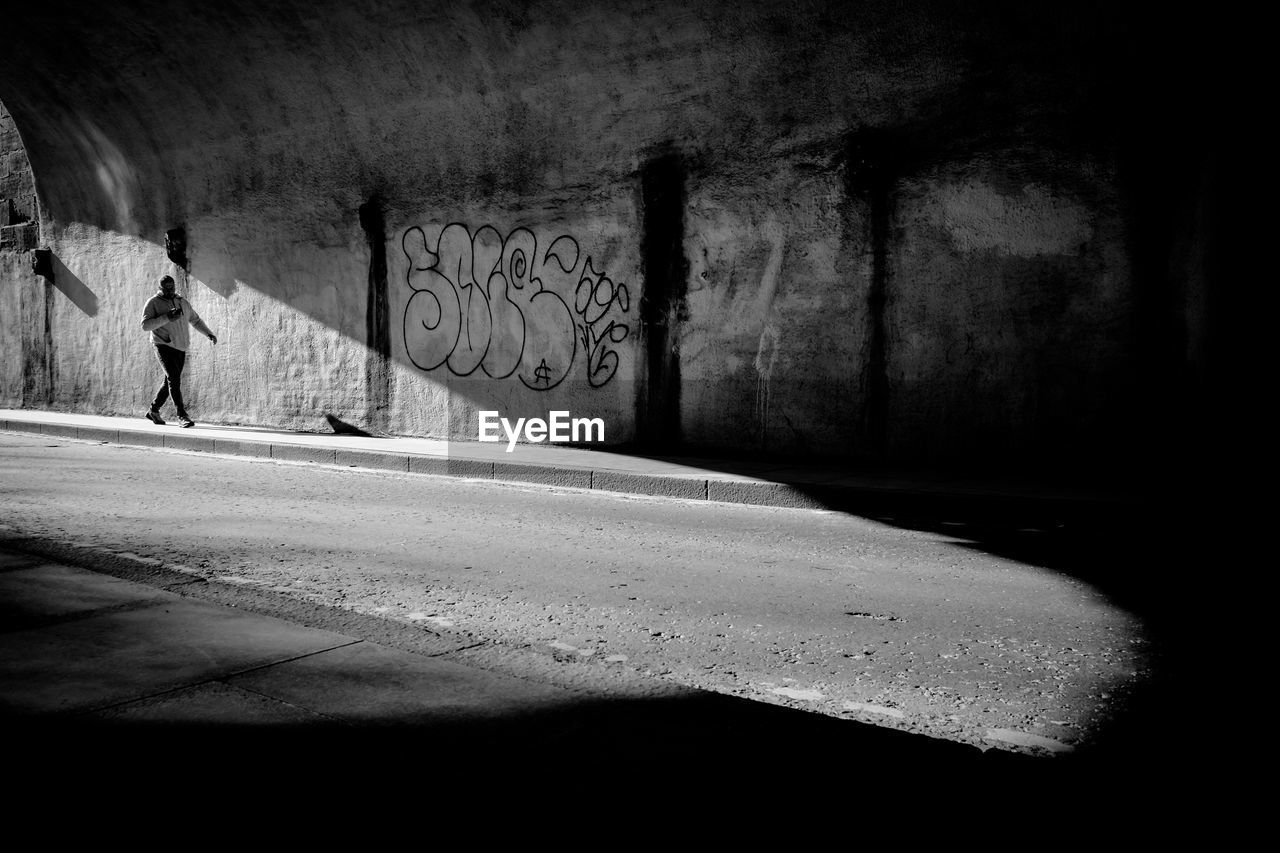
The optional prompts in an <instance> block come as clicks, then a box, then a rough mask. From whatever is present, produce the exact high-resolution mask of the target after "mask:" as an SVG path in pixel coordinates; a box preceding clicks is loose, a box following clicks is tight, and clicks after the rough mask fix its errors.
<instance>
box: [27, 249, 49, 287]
mask: <svg viewBox="0 0 1280 853" xmlns="http://www.w3.org/2000/svg"><path fill="white" fill-rule="evenodd" d="M31 271H32V272H34V273H35V274H36V275H38V276H40V277H42V278H44V279H47V280H48V281H50V282H52V281H53V250H52V249H34V250H33V251H32V252H31Z"/></svg>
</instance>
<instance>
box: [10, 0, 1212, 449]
mask: <svg viewBox="0 0 1280 853" xmlns="http://www.w3.org/2000/svg"><path fill="white" fill-rule="evenodd" d="M73 7H74V14H72V13H71V9H72V8H73ZM161 8H163V12H161V11H160V10H161ZM7 20H8V22H9V23H10V24H11V25H12V31H13V32H15V33H17V32H20V33H22V38H21V39H16V38H15V39H12V40H10V43H8V44H7V45H6V50H4V51H0V99H3V101H4V103H5V105H6V106H7V107H8V108H9V109H10V110H11V111H12V114H13V119H14V122H15V125H16V127H17V128H18V129H20V131H21V133H22V139H23V142H24V143H25V146H26V153H27V155H28V156H29V159H30V163H31V166H32V170H33V174H34V176H35V182H36V187H37V189H38V191H39V194H40V199H41V207H40V211H41V223H40V225H41V237H42V242H43V243H44V244H45V245H47V246H49V247H50V248H51V249H52V250H53V253H54V256H55V258H56V262H57V273H58V274H57V277H56V286H55V287H54V289H52V290H50V291H49V292H48V294H47V296H48V329H49V330H50V335H49V340H48V341H46V342H45V344H44V349H43V351H41V352H42V354H41V355H40V357H41V358H43V359H45V360H44V361H40V360H39V358H37V357H36V352H37V350H39V348H38V347H37V348H35V349H30V350H29V352H30V353H31V356H30V357H28V358H26V359H24V360H23V361H22V362H21V365H22V370H23V374H22V376H23V381H22V385H23V386H24V387H28V388H30V389H31V390H32V394H31V395H19V394H18V392H17V391H15V390H14V389H15V387H16V386H17V384H18V383H17V381H16V379H15V378H13V377H12V376H10V374H11V373H15V371H16V369H17V368H14V367H7V368H6V371H7V372H6V375H5V379H4V385H3V387H2V388H0V391H2V392H3V394H4V399H3V403H4V404H6V405H47V406H51V407H54V408H60V409H67V410H74V411H84V412H101V413H124V412H133V411H136V410H137V409H138V408H139V407H140V406H142V405H144V403H145V402H146V401H147V400H148V398H149V397H150V395H151V393H152V392H153V391H154V386H155V385H156V370H155V369H154V367H153V365H152V363H151V355H150V353H149V351H148V346H147V343H146V340H145V336H144V335H142V334H141V333H139V331H138V329H137V315H138V312H139V310H140V306H141V304H142V302H143V301H144V300H145V299H146V297H147V296H148V295H149V293H150V292H151V290H152V288H153V282H154V279H155V277H156V276H157V275H159V274H160V273H163V272H172V271H174V264H173V263H171V262H170V260H169V259H167V258H166V256H165V252H164V249H163V247H162V246H163V237H164V234H165V232H166V231H167V230H169V229H172V228H175V227H179V226H181V227H184V228H185V231H186V234H187V237H188V241H189V250H188V255H189V257H190V263H191V267H190V277H189V280H188V279H187V278H186V277H185V276H182V275H180V277H179V280H180V286H181V287H182V289H185V290H186V291H187V293H188V295H189V296H190V298H191V300H192V302H193V304H194V305H195V306H196V307H197V309H198V310H199V311H200V312H201V314H202V315H204V317H205V319H206V320H208V322H209V324H210V325H211V326H212V327H213V328H214V329H215V330H217V331H218V332H219V334H220V336H221V337H220V343H219V345H218V347H217V348H216V349H209V348H208V347H207V346H205V345H204V343H203V342H202V341H196V343H195V346H194V348H193V352H192V354H191V359H190V361H189V368H188V375H189V382H188V385H189V388H190V392H189V401H190V403H191V405H192V408H193V409H194V410H195V412H196V413H197V415H196V416H197V417H198V418H201V419H204V420H211V421H222V422H239V423H251V424H264V425H275V426H283V427H289V428H309V429H315V428H321V426H320V424H321V422H322V419H323V416H324V415H325V414H333V415H335V416H337V417H339V418H342V419H343V420H345V421H348V422H350V423H356V424H363V425H366V426H376V427H377V428H380V429H386V430H390V431H393V432H400V433H406V434H415V435H432V436H446V435H452V436H454V437H459V438H474V431H475V423H474V421H475V413H476V411H477V410H478V409H481V408H497V409H502V410H504V411H506V412H509V413H511V414H514V415H520V416H531V415H537V414H540V413H542V412H545V411H547V410H548V409H567V410H571V411H573V412H575V413H576V414H584V415H600V416H604V417H606V418H607V419H608V421H609V424H610V428H609V433H608V436H607V438H608V440H609V441H610V442H614V443H617V442H626V441H629V440H631V439H632V438H635V437H637V412H638V411H639V410H641V409H642V408H643V407H644V406H645V405H647V404H648V403H649V402H652V401H647V400H646V397H645V395H646V393H647V386H648V384H649V383H651V382H652V381H655V380H654V377H653V376H651V375H650V374H651V372H652V371H651V369H650V367H651V365H654V364H657V363H662V364H664V365H666V366H667V367H665V368H664V370H665V369H671V370H673V371H674V374H673V375H674V376H675V377H676V379H677V380H678V381H675V382H669V383H665V384H663V385H662V386H661V387H662V388H663V389H665V392H664V396H663V398H662V399H660V400H658V401H657V402H658V405H659V408H662V407H666V409H667V410H668V415H674V417H671V418H670V420H671V422H672V423H675V424H676V425H677V427H678V433H679V435H678V438H679V439H680V440H681V441H683V442H684V443H686V444H689V445H693V446H701V447H713V448H721V449H723V448H735V449H754V450H765V451H770V452H781V453H789V454H815V455H838V456H843V457H854V458H863V459H870V460H884V459H907V458H911V459H923V458H928V459H931V460H933V461H937V462H941V463H953V464H954V463H959V462H969V463H972V464H990V463H992V462H999V463H1006V464H1020V463H1039V464H1044V463H1055V464H1058V465H1060V466H1062V467H1065V468H1074V469H1077V470H1078V469H1079V466H1081V465H1091V466H1094V467H1101V466H1105V465H1106V464H1109V463H1111V462H1114V461H1115V458H1116V457H1124V456H1125V453H1124V451H1122V450H1116V451H1115V452H1110V451H1108V452H1105V453H1104V452H1103V451H1107V450H1108V448H1113V447H1115V446H1116V444H1117V442H1116V437H1117V436H1118V435H1119V436H1122V437H1124V438H1125V439H1126V441H1127V440H1128V439H1131V438H1132V437H1133V436H1135V435H1142V434H1143V431H1144V430H1150V429H1151V428H1152V421H1149V420H1148V418H1149V417H1153V416H1151V415H1149V414H1148V410H1147V408H1146V406H1147V403H1148V402H1151V401H1167V400H1179V401H1185V402H1186V403H1188V404H1191V405H1193V404H1194V401H1195V400H1196V399H1197V398H1196V396H1195V395H1196V394H1198V393H1200V390H1201V389H1202V388H1203V385H1204V383H1205V382H1206V381H1208V380H1207V378H1206V377H1207V375H1208V374H1207V372H1206V371H1207V370H1208V368H1207V365H1208V364H1210V357H1209V352H1210V351H1211V350H1212V346H1213V343H1212V341H1213V340H1214V338H1213V335H1214V334H1215V333H1216V332H1215V328H1216V327H1215V326H1214V322H1215V321H1214V320H1213V318H1212V317H1210V316H1209V315H1207V314H1206V311H1207V308H1206V306H1207V305H1208V302H1207V301H1206V297H1205V292H1206V291H1205V281H1206V276H1207V272H1206V271H1207V268H1208V267H1207V264H1208V261H1207V260H1206V259H1207V258H1208V257H1209V255H1210V254H1211V253H1212V247H1213V246H1214V245H1215V243H1214V241H1215V239H1216V237H1215V235H1216V234H1217V231H1216V230H1215V228H1216V227H1217V226H1216V224H1215V222H1216V220H1214V219H1213V214H1212V213H1211V211H1212V210H1213V209H1214V207H1213V205H1212V204H1210V203H1207V202H1205V203H1202V202H1204V200H1205V199H1206V198H1210V196H1211V195H1212V189H1211V188H1210V189H1209V190H1206V189H1205V186H1206V184H1205V183H1204V182H1203V181H1199V180H1187V181H1183V180H1182V179H1181V177H1180V176H1182V175H1185V174H1194V175H1200V176H1203V175H1209V174H1212V170H1211V169H1210V168H1209V167H1208V166H1207V165H1206V164H1211V163H1212V160H1213V152H1214V151H1215V150H1216V149H1214V148H1212V145H1213V144H1215V143H1213V142H1212V140H1213V138H1214V137H1213V135H1212V131H1211V129H1210V127H1211V123H1209V122H1206V123H1196V122H1193V123H1191V127H1190V129H1188V124H1187V123H1186V122H1182V121H1181V120H1179V119H1178V118H1177V117H1178V116H1182V115H1187V114H1188V113H1191V114H1195V113H1197V112H1198V111H1202V110H1203V109H1204V105H1205V101H1204V96H1205V93H1206V92H1211V91H1213V88H1212V85H1211V83H1212V78H1211V77H1209V76H1206V74H1205V71H1206V68H1207V67H1210V65H1209V64H1210V63H1212V62H1213V59H1214V57H1215V54H1214V51H1213V49H1212V48H1213V46H1214V45H1213V43H1212V38H1213V32H1212V30H1213V27H1212V26H1211V25H1209V24H1206V23H1205V22H1201V21H1197V22H1195V24H1194V26H1193V25H1192V24H1191V23H1190V22H1189V21H1185V20H1181V19H1178V18H1177V17H1175V16H1174V14H1173V13H1170V15H1163V16H1161V19H1160V20H1159V21H1153V20H1150V19H1149V18H1147V17H1145V16H1139V15H1137V14H1136V13H1133V14H1131V13H1129V12H1127V11H1125V10H1123V9H1120V8H1116V9H1111V8H1108V9H1095V8H1090V9H1087V10H1081V11H1079V12H1078V13H1077V12H1068V11H1064V10H1062V9H1058V8H1053V9H1048V8H1043V9H1042V8H1040V7H1038V6H1037V5H1036V4H1031V5H1027V4H1021V3H997V4H994V5H989V4H988V5H984V6H983V7H982V8H981V9H978V8H974V7H973V6H972V5H971V4H967V3H950V2H914V3H908V4H901V3H888V2H885V3H878V2H877V3H871V4H857V5H850V4H845V3H839V2H829V3H828V2H817V3H810V4H803V5H801V6H797V5H796V4H794V3H791V2H783V0H756V1H755V2H748V3H736V2H735V3H728V2H725V3H713V4H697V5H696V6H690V5H689V4H685V3H679V2H665V0H664V2H660V3H656V4H655V3H641V2H631V1H630V0H616V2H599V3H591V4H585V5H584V4H581V3H570V2H561V0H545V2H533V3H528V4H515V5H513V4H510V3H506V2H499V0H493V2H481V3H471V4H461V3H457V4H430V5H413V4H402V3H395V2H364V3H359V4H351V3H347V2H337V0H321V2H318V3H317V2H307V3H302V2H284V3H273V4H270V5H269V6H263V5H261V4H254V3H247V2H238V0H229V2H225V3H218V4H209V3H197V2H179V3H176V4H165V5H164V6H163V7H159V6H156V5H154V4H152V3H149V2H142V0H137V2H127V3H117V4H112V6H111V7H110V9H109V10H108V9H106V8H105V7H104V8H103V9H99V10H96V11H92V10H85V9H82V8H81V7H80V5H79V4H71V3H67V2H63V0H50V2H47V3H41V4H28V5H27V6H25V7H23V8H22V9H21V10H19V11H16V12H14V13H12V14H11V15H10V17H9V18H8V19H7ZM1189 40H1190V43H1191V44H1193V45H1194V46H1195V49H1187V47H1188V43H1189ZM1201 48H1204V49H1201ZM662 157H669V158H670V157H674V159H672V160H670V161H669V162H671V163H673V164H674V167H673V168H674V171H673V172H672V174H671V176H669V177H670V180H671V181H672V182H673V186H672V187H670V188H669V189H671V190H672V191H673V192H676V191H678V193H679V195H680V197H681V198H683V202H682V204H683V208H682V210H683V225H682V227H683V230H684V233H683V240H682V241H681V243H680V245H682V246H683V251H684V255H685V257H684V258H683V259H677V260H679V261H680V262H675V261H673V264H674V265H673V266H671V268H672V269H684V270H687V281H684V282H675V283H674V285H675V289H674V291H673V293H674V296H673V297H672V298H673V301H672V302H671V303H670V304H664V305H662V306H658V308H659V309H660V310H657V311H656V313H654V312H651V313H650V314H647V315H644V314H642V308H643V307H644V299H645V297H646V294H647V293H648V286H649V282H646V280H645V272H644V271H645V263H646V261H645V260H644V258H643V257H642V254H643V253H642V247H643V246H645V245H650V244H648V243H646V231H647V230H648V229H650V226H649V225H648V224H646V222H647V220H646V217H645V210H644V209H642V208H643V205H642V203H641V199H640V196H641V193H640V186H639V185H640V176H641V175H643V174H647V173H646V172H645V169H646V165H647V164H649V163H651V162H654V161H655V159H657V158H662ZM664 162H667V161H664ZM664 174H665V173H664ZM1206 193H1208V195H1206ZM362 208H363V210H364V214H363V215H362V214H361V212H360V211H361V210H362ZM1171 259H1173V260H1175V261H1176V263H1173V264H1172V265H1171V264H1170V260H1171ZM20 267H21V264H17V263H13V262H8V261H6V262H4V265H3V266H0V271H2V272H3V275H4V283H5V285H6V287H5V289H6V290H8V289H10V288H11V286H13V287H18V288H19V289H21V287H28V286H29V285H28V284H23V276H22V274H21V269H20ZM535 279H537V281H535ZM681 284H683V286H682V287H681V286H680V285H681ZM24 292H25V291H24ZM3 298H5V299H6V300H12V298H13V297H12V295H8V294H7V295H6V296H4V297H3ZM6 316H8V315H6ZM641 316H648V317H650V318H651V322H649V323H648V324H642V323H641V322H640V318H641ZM34 318H35V315H34V314H33V315H32V316H31V317H28V316H27V315H26V314H24V315H23V320H22V326H21V328H16V327H15V324H14V321H11V320H7V319H6V320H5V321H4V325H3V327H2V331H3V335H4V344H3V346H4V348H5V352H6V354H8V353H9V352H10V351H11V350H13V349H14V347H15V346H16V345H15V344H14V342H13V338H16V337H21V336H26V337H27V338H32V340H35V338H34V337H33V336H32V333H31V332H30V331H29V328H30V323H31V322H35V319H34ZM659 326H661V329H659V330H658V331H660V332H661V334H656V333H655V329H657V327H659ZM24 339H25V338H24ZM655 342H661V344H660V345H661V346H663V347H665V348H667V350H668V351H667V352H665V353H662V354H661V355H662V359H660V360H659V361H654V360H653V359H652V358H650V356H651V353H649V352H647V347H648V346H650V345H658V344H657V343H655ZM24 351H25V350H24ZM382 353H385V354H386V356H387V359H388V360H389V364H384V363H383V356H382V355H381V354H382ZM655 387H657V386H655ZM1174 405H1177V404H1174ZM1156 423H1158V421H1156ZM1068 438H1069V439H1070V440H1069V441H1068V440H1067V439H1068ZM1169 441H1170V442H1171V443H1172V442H1176V441H1177V438H1176V437H1170V439H1169ZM1121 443H1124V442H1121ZM1142 446H1147V445H1146V444H1143V445H1142ZM1154 453H1155V451H1153V454H1154Z"/></svg>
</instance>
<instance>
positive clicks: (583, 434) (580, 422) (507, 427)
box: [477, 411, 604, 453]
mask: <svg viewBox="0 0 1280 853" xmlns="http://www.w3.org/2000/svg"><path fill="white" fill-rule="evenodd" d="M550 418H551V420H550V421H544V420H543V419H542V418H528V419H527V420H526V419H525V418H517V419H516V422H515V425H514V426H512V424H511V421H509V420H507V419H506V418H504V417H502V416H501V414H500V413H499V412H493V411H484V412H479V413H478V420H479V429H478V430H477V433H478V436H479V439H480V441H487V442H496V441H501V440H502V439H501V437H500V436H499V435H498V426H499V425H501V426H502V430H503V432H505V433H506V434H507V452H508V453H510V452H511V451H513V450H515V449H516V442H517V441H518V440H519V438H520V432H521V430H522V429H523V430H524V437H525V440H526V441H529V442H532V443H534V444H538V443H540V442H542V441H548V440H549V441H553V442H566V441H573V442H578V443H581V442H592V441H604V420H603V419H602V418H575V417H572V416H571V415H570V414H569V413H568V412H567V411H553V412H551V413H550Z"/></svg>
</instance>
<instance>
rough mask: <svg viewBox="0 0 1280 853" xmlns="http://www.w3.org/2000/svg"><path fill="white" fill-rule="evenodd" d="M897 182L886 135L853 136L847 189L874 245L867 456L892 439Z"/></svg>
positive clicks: (864, 426) (864, 432)
mask: <svg viewBox="0 0 1280 853" xmlns="http://www.w3.org/2000/svg"><path fill="white" fill-rule="evenodd" d="M896 180H897V175H896V171H895V169H894V168H893V164H892V161H891V159H890V147H889V144H888V143H887V142H886V139H885V135H884V133H883V132H881V131H878V130H874V129H866V130H860V131H857V132H854V133H852V134H850V135H849V137H848V140H847V143H846V149H845V190H846V192H847V193H848V195H849V197H850V198H851V199H856V200H857V201H859V202H860V203H861V204H862V205H863V207H864V209H865V210H866V211H867V219H868V222H869V228H868V230H869V232H870V233H869V234H868V237H869V239H870V242H871V247H870V248H871V282H870V287H869V288H868V289H867V314H868V322H867V329H868V341H867V346H866V353H867V362H866V365H865V367H864V370H865V376H866V382H865V387H866V407H865V410H864V411H863V413H862V418H861V423H860V433H861V435H860V436H859V438H860V440H861V442H863V445H864V447H865V450H866V452H867V453H868V454H870V455H873V456H875V457H882V456H883V454H884V452H885V450H886V444H887V438H888V430H889V426H888V421H889V373H888V370H889V367H888V342H887V328H886V321H885V306H886V304H887V302H888V279H889V236H890V235H889V228H890V223H891V220H892V217H893V188H894V184H895V182H896Z"/></svg>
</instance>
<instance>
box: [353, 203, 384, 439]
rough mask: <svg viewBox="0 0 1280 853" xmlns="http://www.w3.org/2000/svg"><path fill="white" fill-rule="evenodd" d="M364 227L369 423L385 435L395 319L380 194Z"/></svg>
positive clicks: (366, 211)
mask: <svg viewBox="0 0 1280 853" xmlns="http://www.w3.org/2000/svg"><path fill="white" fill-rule="evenodd" d="M360 227H361V228H362V229H364V233H365V238H366V239H367V240H368V241H369V293H368V299H367V302H366V310H365V341H366V343H367V346H368V351H367V353H366V355H365V421H366V424H367V427H368V428H369V429H371V430H378V431H385V430H386V429H387V426H388V418H387V415H388V409H389V406H390V402H391V400H390V398H391V374H390V371H389V364H390V360H391V317H390V310H389V307H388V304H387V226H386V220H385V217H384V214H383V211H382V200H381V199H380V198H378V196H377V194H374V195H373V196H372V197H370V199H369V201H368V202H366V203H365V204H362V205H360Z"/></svg>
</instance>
